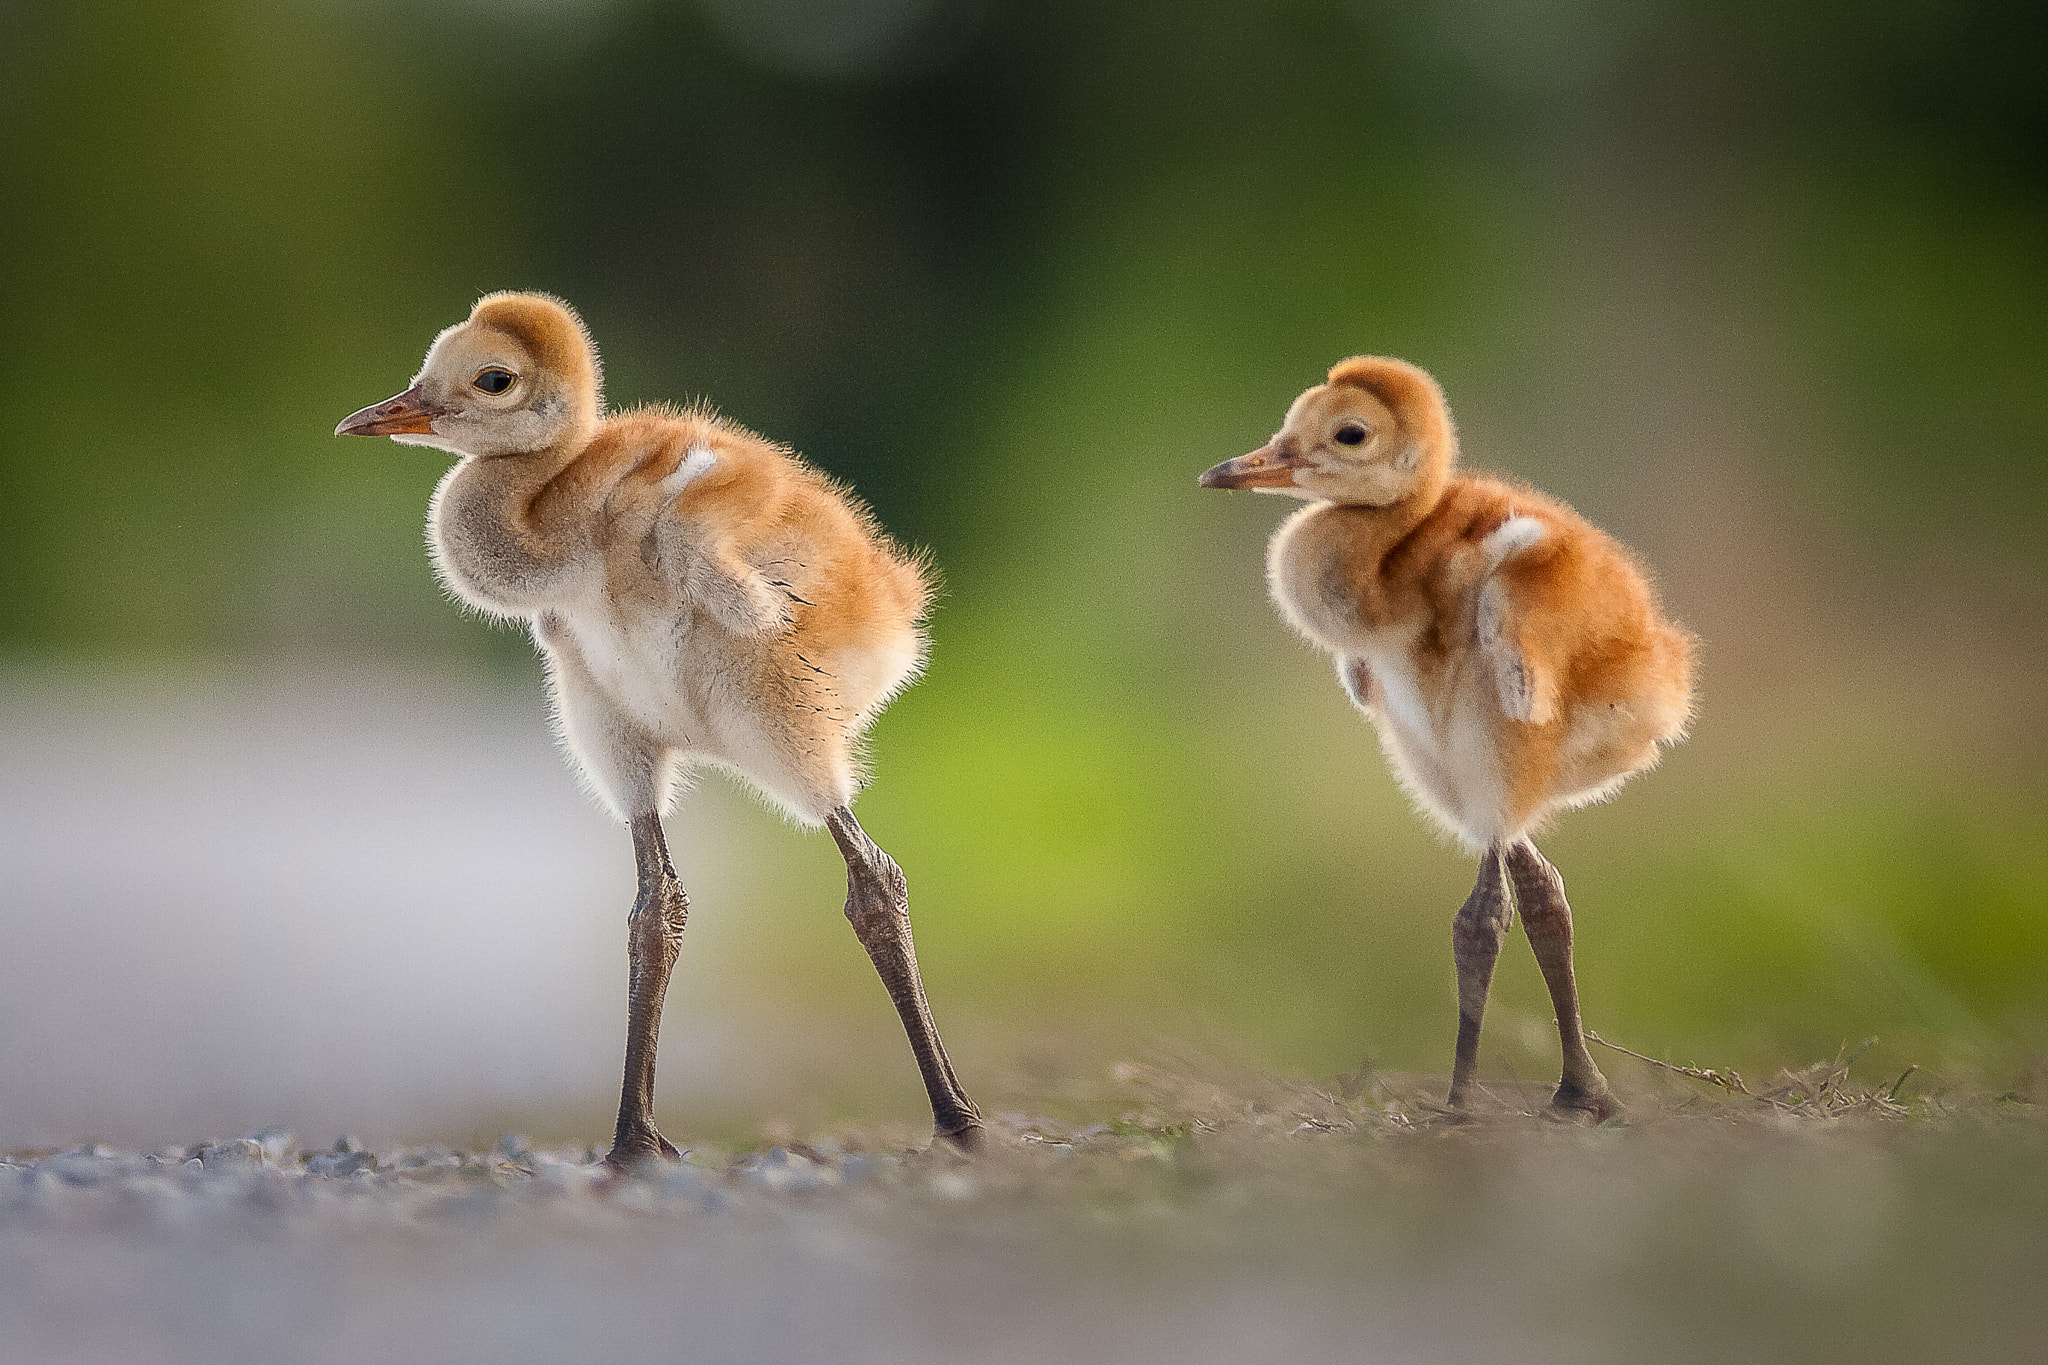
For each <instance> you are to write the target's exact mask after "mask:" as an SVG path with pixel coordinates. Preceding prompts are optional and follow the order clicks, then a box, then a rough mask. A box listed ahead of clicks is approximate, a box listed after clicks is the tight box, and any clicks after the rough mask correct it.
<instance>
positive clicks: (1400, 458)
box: [1201, 356, 1457, 507]
mask: <svg viewBox="0 0 2048 1365" xmlns="http://www.w3.org/2000/svg"><path fill="white" fill-rule="evenodd" d="M1456 457H1457V438H1456V436H1455V434H1454V433H1453V431H1452V428H1451V422H1450V411H1449V409H1448V408H1447V407H1446V406H1445V404H1444V399H1443V394H1442V392H1441V391H1440V390H1439V389H1438V388H1437V386H1436V381H1435V380H1433V379H1431V378H1430V377H1429V375H1428V374H1427V373H1425V372H1424V371H1423V370H1421V369H1418V368H1417V367H1416V366H1414V365H1410V364H1409V363H1407V362H1406V361H1403V360H1390V359H1387V358H1385V357H1381V356H1357V357H1353V358H1352V359H1350V360H1346V361H1342V362H1340V363H1339V364H1337V365H1336V366H1335V367H1333V368H1332V369H1331V371H1330V376H1329V380H1328V382H1327V383H1322V384H1318V385H1316V386H1315V387H1314V388H1312V389H1308V390H1305V391H1304V392H1303V393H1302V394H1301V396H1300V397H1298V398H1296V399H1295V400H1294V403H1293V404H1292V406H1290V407H1289V408H1288V409H1287V418H1286V420H1285V421H1284V422H1282V423H1281V425H1280V430H1279V431H1278V432H1277V433H1276V434H1275V435H1274V437H1273V439H1272V440H1271V441H1268V442H1267V443H1266V444H1265V445H1263V446H1261V447H1260V448H1259V449H1257V450H1254V451H1252V452H1251V453H1250V454H1248V455H1240V456H1238V457H1237V458H1236V459H1234V460H1225V461H1224V462H1223V463H1222V464H1219V465H1217V466H1216V467H1215V468H1213V469H1210V470H1208V471H1206V472H1205V473H1204V474H1203V475H1202V478H1201V483H1202V487H1204V488H1249V489H1253V490H1255V491H1257V492H1260V493H1281V494H1285V495H1287V496H1289V497H1296V498H1303V499H1306V500H1308V501H1311V502H1338V503H1355V504H1363V505H1366V506H1371V507H1386V506H1390V505H1392V504H1394V503H1397V502H1400V501H1402V500H1403V499H1405V498H1410V497H1414V496H1417V495H1418V494H1422V493H1424V492H1426V491H1427V490H1429V489H1431V488H1440V487H1441V486H1442V483H1443V480H1444V478H1445V477H1446V476H1447V475H1448V473H1449V470H1450V467H1451V464H1452V463H1453V462H1454V461H1455V459H1456Z"/></svg>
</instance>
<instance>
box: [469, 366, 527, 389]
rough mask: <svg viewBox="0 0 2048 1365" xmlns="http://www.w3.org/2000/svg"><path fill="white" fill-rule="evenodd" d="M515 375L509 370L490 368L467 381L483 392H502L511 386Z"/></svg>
mask: <svg viewBox="0 0 2048 1365" xmlns="http://www.w3.org/2000/svg"><path fill="white" fill-rule="evenodd" d="M517 377H518V376H516V375H514V374H513V373H512V371H510V370H499V369H490V370H485V371H484V372H483V373H482V374H480V375H478V376H477V377H476V378H474V379H472V380H470V381H469V382H470V383H472V384H474V385H476V386H477V387H478V388H479V389H482V390H483V391H484V392H485V393H503V392H504V391H505V390H507V389H509V388H511V387H512V381H513V380H514V379H515V378H517Z"/></svg>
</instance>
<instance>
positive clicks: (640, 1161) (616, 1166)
mask: <svg viewBox="0 0 2048 1365" xmlns="http://www.w3.org/2000/svg"><path fill="white" fill-rule="evenodd" d="M682 1159H683V1154H682V1153H681V1152H679V1151H677V1150H676V1148H675V1144H674V1143H672V1142H670V1141H669V1140H668V1139H667V1138H665V1137H663V1136H662V1135H661V1134H660V1133H658V1132H656V1131H655V1129H654V1128H653V1126H652V1125H649V1126H648V1127H646V1128H644V1129H639V1130H637V1131H635V1132H632V1133H627V1134H623V1135H621V1136H620V1137H619V1139H618V1140H617V1141H616V1142H614V1143H612V1150H611V1153H610V1155H608V1156H606V1157H605V1159H604V1164H605V1165H607V1166H609V1167H611V1169H612V1170H614V1171H619V1172H625V1171H630V1170H633V1169H634V1168H636V1167H639V1166H644V1165H646V1164H647V1163H649V1162H651V1161H681V1160H682Z"/></svg>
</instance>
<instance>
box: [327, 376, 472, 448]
mask: <svg viewBox="0 0 2048 1365" xmlns="http://www.w3.org/2000/svg"><path fill="white" fill-rule="evenodd" d="M445 411H447V409H445V408H437V407H435V406H434V405H433V404H431V403H429V402H427V400H426V399H424V398H422V397H421V396H420V387H419V385H417V384H415V385H413V386H412V387H411V388H409V389H407V390H406V391H405V392H404V393H401V394H399V395H398V396H397V397H396V398H387V399H385V400H384V401H383V402H381V403H372V404H371V405H370V406H369V407H367V408H363V409H361V410H360V411H357V412H352V413H350V414H349V415H348V416H346V417H344V418H342V419H341V424H340V425H339V426H337V427H335V429H334V434H335V435H336V436H432V435H433V434H434V428H433V426H432V425H431V423H432V422H433V420H434V419H435V418H436V417H439V416H440V415H441V414H442V413H443V412H445Z"/></svg>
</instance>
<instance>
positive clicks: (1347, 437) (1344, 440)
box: [1337, 422, 1366, 446]
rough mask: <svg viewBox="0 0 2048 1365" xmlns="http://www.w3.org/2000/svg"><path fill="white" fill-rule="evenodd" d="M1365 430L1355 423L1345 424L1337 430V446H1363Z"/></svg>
mask: <svg viewBox="0 0 2048 1365" xmlns="http://www.w3.org/2000/svg"><path fill="white" fill-rule="evenodd" d="M1365 437H1366V430H1365V428H1364V427H1362V426H1360V425H1358V423H1356V422H1347V423H1345V424H1344V425H1343V426H1341V427H1338V428H1337V444H1338V445H1345V446H1355V445H1363V444H1364V443H1365Z"/></svg>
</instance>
